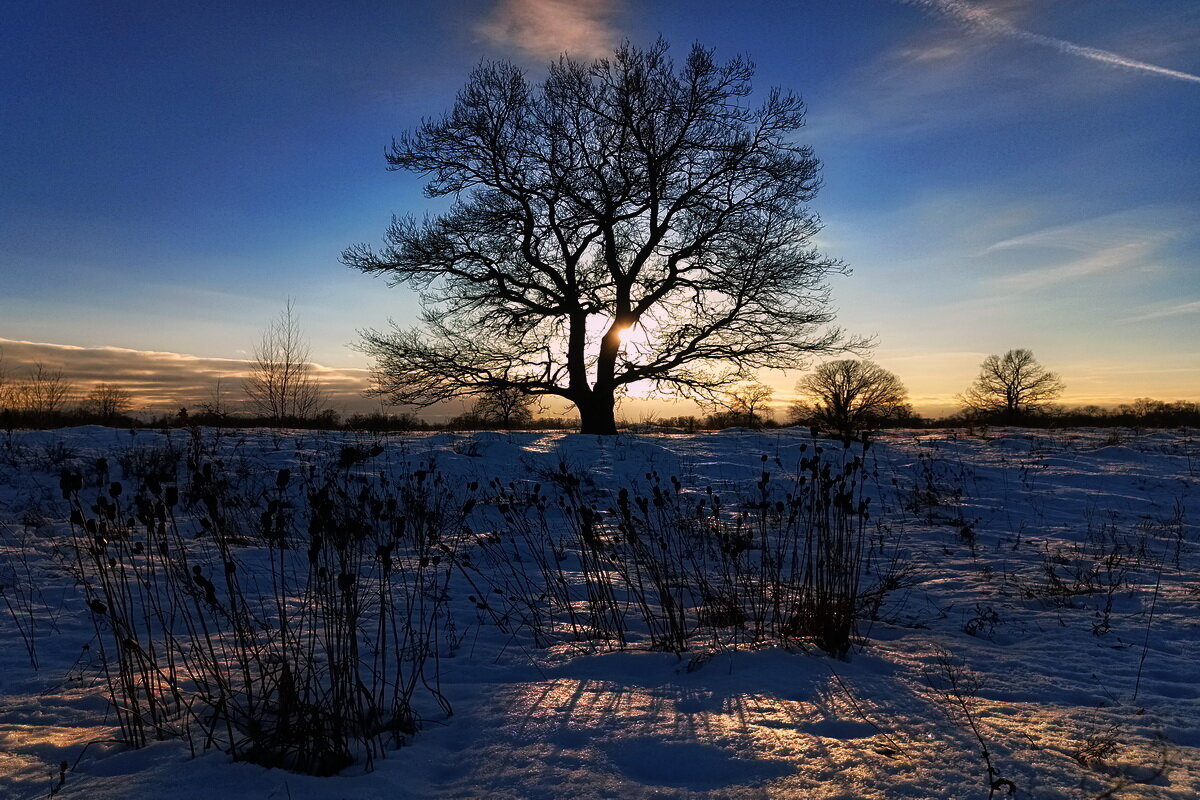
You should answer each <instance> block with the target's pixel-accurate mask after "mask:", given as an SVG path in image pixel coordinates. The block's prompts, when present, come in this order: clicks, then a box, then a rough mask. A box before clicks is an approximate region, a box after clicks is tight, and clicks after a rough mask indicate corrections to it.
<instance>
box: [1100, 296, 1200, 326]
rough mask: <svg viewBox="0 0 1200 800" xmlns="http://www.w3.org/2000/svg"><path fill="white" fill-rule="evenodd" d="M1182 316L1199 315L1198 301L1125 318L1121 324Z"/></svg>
mask: <svg viewBox="0 0 1200 800" xmlns="http://www.w3.org/2000/svg"><path fill="white" fill-rule="evenodd" d="M1184 314H1200V300H1192V301H1191V302H1188V303H1177V304H1175V305H1171V306H1166V307H1165V308H1156V309H1153V310H1150V311H1145V312H1143V313H1141V314H1135V315H1134V316H1132V317H1125V318H1124V319H1122V320H1120V321H1121V322H1145V321H1147V320H1152V319H1166V318H1168V317H1179V316H1183V315H1184Z"/></svg>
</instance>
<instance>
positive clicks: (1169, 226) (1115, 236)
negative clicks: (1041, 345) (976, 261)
mask: <svg viewBox="0 0 1200 800" xmlns="http://www.w3.org/2000/svg"><path fill="white" fill-rule="evenodd" d="M1186 213H1187V212H1186V211H1185V210H1184V209H1181V208H1170V207H1159V206H1147V207H1145V208H1138V209H1128V210H1124V211H1120V212H1117V213H1114V214H1104V215H1102V216H1098V217H1092V218H1089V219H1084V220H1079V221H1077V222H1072V223H1069V224H1066V225H1055V226H1050V227H1045V228H1041V229H1038V230H1035V231H1031V232H1029V233H1024V234H1021V235H1019V236H1012V237H1009V238H1006V239H1003V240H1001V241H998V242H994V243H993V244H990V245H988V246H987V247H985V248H983V249H982V250H981V251H979V252H978V253H977V254H976V255H977V256H981V257H987V256H992V257H998V256H1004V255H1006V254H1007V253H1008V252H1009V251H1017V252H1018V253H1019V254H1020V255H1021V258H1022V260H1023V261H1029V260H1030V259H1031V258H1036V259H1037V260H1038V261H1040V262H1042V263H1041V264H1039V265H1038V266H1035V267H1032V268H1029V269H1025V270H1022V271H1020V272H1015V273H1009V274H1006V275H1004V276H1003V277H1001V278H999V279H998V281H997V282H998V283H999V284H1000V285H1001V286H1005V287H1008V288H1010V289H1015V290H1018V291H1022V290H1029V289H1039V288H1042V287H1044V286H1049V285H1052V284H1056V283H1065V282H1071V281H1076V280H1080V279H1083V278H1088V277H1091V276H1096V275H1102V274H1111V273H1118V272H1129V271H1134V270H1139V271H1145V270H1149V269H1154V268H1155V266H1156V263H1155V262H1156V260H1157V259H1158V258H1159V257H1160V255H1161V253H1162V251H1163V248H1164V247H1165V246H1166V245H1167V244H1168V243H1169V242H1171V241H1172V240H1174V239H1176V238H1177V237H1178V236H1180V234H1181V232H1183V231H1186V230H1188V223H1187V221H1186V219H1187V217H1186ZM1031 251H1032V252H1031ZM1037 251H1041V252H1037ZM1064 253H1065V254H1067V255H1068V257H1067V258H1066V259H1064V258H1063V254H1064ZM1047 255H1049V257H1047Z"/></svg>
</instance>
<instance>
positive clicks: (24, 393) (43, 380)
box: [8, 361, 75, 414]
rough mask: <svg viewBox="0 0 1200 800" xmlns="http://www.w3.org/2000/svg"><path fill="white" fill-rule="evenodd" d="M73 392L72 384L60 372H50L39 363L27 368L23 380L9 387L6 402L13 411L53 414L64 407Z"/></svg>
mask: <svg viewBox="0 0 1200 800" xmlns="http://www.w3.org/2000/svg"><path fill="white" fill-rule="evenodd" d="M74 391H75V386H74V384H72V383H71V381H70V380H68V379H67V376H66V375H65V374H63V372H62V370H51V369H49V368H47V367H46V365H45V364H43V363H42V362H40V361H39V362H37V363H35V364H34V365H33V366H32V367H30V368H29V372H28V374H27V375H26V376H25V378H23V379H21V380H18V381H14V382H13V383H12V384H11V385H10V386H9V388H8V401H9V404H10V407H11V408H12V409H13V410H15V411H28V412H32V413H34V414H54V413H56V412H58V411H62V410H63V409H64V408H65V407H66V404H67V401H68V400H70V399H71V394H72V393H73V392H74Z"/></svg>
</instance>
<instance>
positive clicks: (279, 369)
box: [243, 298, 322, 425]
mask: <svg viewBox="0 0 1200 800" xmlns="http://www.w3.org/2000/svg"><path fill="white" fill-rule="evenodd" d="M294 309H295V301H293V300H291V299H290V298H289V299H288V301H287V305H286V306H285V307H284V309H283V311H281V312H280V313H279V316H278V317H277V318H276V319H275V320H274V321H273V322H272V323H271V324H270V325H269V326H268V327H267V329H266V330H265V331H264V332H263V336H262V340H261V341H260V342H259V344H258V345H257V346H256V347H255V348H254V358H253V360H252V361H251V363H250V377H248V378H247V379H246V382H245V384H244V386H243V388H244V391H245V393H246V399H247V401H248V402H249V404H250V408H251V409H252V410H253V412H254V413H255V414H257V415H259V416H262V417H266V418H268V419H269V420H271V422H273V423H275V424H277V425H278V424H280V423H283V422H286V421H287V420H303V419H309V418H312V417H315V416H316V415H317V412H318V411H320V409H321V403H322V393H321V386H320V383H319V382H318V381H317V379H316V376H315V375H314V374H313V367H312V363H311V362H310V361H309V357H310V351H309V346H308V340H307V339H305V338H304V335H303V333H302V332H301V330H300V323H299V320H298V319H297V318H296V315H295V313H294Z"/></svg>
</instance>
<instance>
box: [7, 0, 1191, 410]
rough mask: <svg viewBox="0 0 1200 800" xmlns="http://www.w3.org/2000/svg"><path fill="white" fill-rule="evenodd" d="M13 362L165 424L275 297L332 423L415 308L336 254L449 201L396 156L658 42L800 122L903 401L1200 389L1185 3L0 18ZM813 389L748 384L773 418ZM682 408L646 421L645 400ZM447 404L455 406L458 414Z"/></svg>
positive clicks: (204, 7)
mask: <svg viewBox="0 0 1200 800" xmlns="http://www.w3.org/2000/svg"><path fill="white" fill-rule="evenodd" d="M2 5H3V17H4V19H5V20H6V22H5V25H4V26H3V27H2V29H0V74H3V75H4V76H5V78H4V80H3V82H0V120H3V122H2V123H0V147H2V148H3V152H4V154H5V155H4V158H3V159H0V356H2V357H3V359H4V364H5V365H6V368H7V369H8V371H9V372H10V373H15V374H18V375H19V374H20V372H21V371H22V370H24V369H25V368H27V366H28V365H29V364H31V363H33V362H36V361H40V362H42V363H45V364H47V365H48V366H52V367H56V368H60V369H62V370H63V371H64V372H65V373H66V374H67V375H68V377H72V378H73V379H74V380H75V381H76V382H77V384H78V385H79V386H80V387H85V386H86V385H88V384H89V383H92V382H95V381H99V380H107V381H110V382H114V383H118V384H122V385H125V386H128V387H130V388H131V389H132V390H133V391H134V392H135V394H136V395H137V397H138V403H139V405H140V406H142V407H147V408H172V407H177V406H180V405H187V404H195V403H196V402H197V401H198V400H200V399H203V398H204V397H205V396H206V395H208V394H210V393H211V392H212V390H213V387H214V384H215V381H216V378H218V377H221V376H225V380H224V381H223V384H224V385H225V386H227V387H229V386H232V387H233V389H232V390H230V391H231V395H232V396H236V393H237V392H236V386H237V381H236V379H235V376H236V375H238V374H241V373H243V372H244V370H245V366H246V359H247V358H248V356H249V354H250V352H251V351H252V349H253V346H254V344H255V342H256V341H257V340H258V339H259V337H260V336H261V333H262V331H263V329H264V328H265V327H266V326H267V325H268V324H269V323H270V322H271V320H272V319H273V318H275V317H276V316H277V315H278V314H279V312H280V311H281V309H283V307H284V306H285V304H286V303H287V302H288V300H289V298H291V299H293V300H294V302H295V313H296V315H297V317H298V319H299V321H300V324H301V326H302V327H303V329H304V331H305V332H306V333H307V335H308V336H309V338H310V340H311V345H312V357H313V360H314V361H315V362H316V363H317V364H318V365H320V375H321V377H322V378H323V379H324V380H325V381H326V384H327V386H328V389H329V392H330V399H331V402H332V405H333V406H334V407H335V408H339V409H341V410H359V409H367V408H377V407H378V401H375V400H366V399H363V398H361V397H360V396H359V394H358V391H359V387H360V386H362V385H363V382H364V381H365V376H366V368H367V367H368V366H369V364H368V361H367V359H366V357H365V356H364V355H363V354H362V353H360V352H358V351H357V350H355V349H354V343H355V341H356V339H357V331H359V330H362V329H366V328H384V327H386V326H387V324H388V320H389V318H390V319H394V320H396V321H397V322H398V323H400V324H402V325H403V324H406V323H409V322H412V321H414V319H415V315H416V313H417V311H418V309H419V304H418V300H417V297H416V295H415V294H413V293H412V292H411V291H410V290H407V289H404V288H388V287H387V286H386V285H385V283H384V282H382V281H380V280H378V279H375V278H371V277H367V276H364V275H362V274H360V273H357V272H353V271H351V270H349V269H348V268H346V267H344V266H343V265H341V264H340V263H339V260H338V256H339V254H340V253H341V251H342V250H343V249H344V248H346V247H347V246H349V245H351V244H354V243H358V242H368V243H378V242H379V241H380V239H381V238H382V234H383V231H384V229H385V228H386V226H387V224H388V222H389V221H390V219H391V216H392V215H393V214H407V213H415V214H418V215H421V214H423V213H424V212H425V211H427V210H431V209H436V206H434V205H431V201H428V200H426V199H425V198H424V196H423V194H422V183H421V180H420V178H419V177H418V176H413V175H408V174H405V173H397V172H389V171H387V170H386V168H385V162H384V157H383V154H384V149H385V148H386V147H387V145H388V144H389V143H390V142H391V139H392V137H393V136H396V135H398V134H399V133H401V132H403V131H405V130H407V129H410V128H412V127H414V126H415V125H416V124H417V123H419V121H420V120H421V118H422V117H423V116H426V117H427V116H435V115H438V114H440V113H442V112H443V111H445V110H446V109H448V108H449V106H450V104H451V103H452V101H453V98H454V94H455V92H456V91H457V90H458V89H459V88H460V87H461V86H462V84H463V82H464V81H465V79H466V77H467V75H468V73H469V71H470V70H471V69H472V67H473V66H474V65H476V64H477V63H478V62H479V61H480V60H481V59H507V60H510V61H513V62H515V63H518V64H520V65H521V66H522V67H524V68H526V69H527V70H528V73H529V75H530V76H531V77H532V78H534V79H537V78H538V77H539V76H540V75H542V74H544V69H545V64H546V63H548V61H549V60H550V59H551V58H553V57H554V56H555V55H556V54H558V53H560V52H563V51H567V52H568V53H571V54H574V55H576V56H577V57H581V58H591V57H596V56H601V55H604V54H605V53H606V52H607V51H609V50H610V49H611V47H612V46H613V45H614V44H616V43H617V42H619V41H620V40H622V39H625V38H628V39H629V40H631V41H632V42H634V43H639V44H649V43H651V42H653V41H654V39H656V38H657V37H658V36H659V35H661V36H663V37H664V38H666V39H667V40H668V41H669V42H671V43H672V45H673V48H674V52H675V53H676V54H680V55H682V54H683V53H685V52H686V49H687V47H688V46H690V44H691V43H693V42H700V43H701V44H703V45H705V46H707V47H712V48H715V49H716V54H717V57H718V58H719V59H720V58H728V57H732V56H734V55H738V54H744V55H747V56H749V57H751V58H752V59H753V60H754V61H755V63H756V65H757V76H756V80H755V86H756V89H757V90H758V91H757V93H756V94H764V93H765V91H766V90H767V89H768V88H769V87H772V86H780V87H783V88H786V89H790V90H793V91H796V92H797V93H799V94H800V95H801V96H802V97H803V98H804V100H805V102H806V104H807V107H808V117H807V121H808V125H807V127H806V128H805V129H804V130H803V131H802V132H801V135H800V139H801V140H802V141H803V142H805V143H807V144H811V145H812V146H813V148H814V149H815V151H816V154H817V156H818V157H819V158H820V159H821V161H822V163H823V171H822V175H823V181H824V185H823V188H822V190H821V192H820V193H819V194H818V196H817V197H816V198H815V199H814V201H813V202H812V204H811V208H812V210H813V211H815V212H816V213H817V214H819V215H820V217H821V219H822V220H823V222H824V229H823V231H822V233H821V234H820V244H821V247H822V249H823V250H824V252H826V253H827V254H829V255H832V256H835V257H837V258H839V259H841V260H842V261H844V262H845V263H846V264H847V265H849V267H850V268H851V274H850V275H848V276H845V277H841V276H839V277H836V278H835V279H834V280H833V282H832V290H833V302H834V305H835V307H836V308H837V310H838V317H837V320H838V324H839V325H840V326H842V327H844V328H845V329H847V330H848V331H850V332H852V333H855V334H861V335H866V336H873V337H874V338H875V341H876V346H875V350H874V352H873V357H874V358H875V360H877V361H878V362H879V363H881V364H882V365H883V366H885V367H887V368H888V369H891V370H893V371H894V372H896V373H897V374H898V375H899V376H900V377H901V379H902V380H903V381H904V382H905V383H906V385H907V386H908V388H909V390H910V393H911V395H912V399H913V402H914V405H915V406H916V407H917V410H918V411H923V412H924V413H928V414H937V413H944V412H946V411H950V410H952V409H953V407H954V405H955V403H954V395H955V394H956V393H959V392H961V391H962V390H963V389H965V388H966V386H967V385H968V384H969V383H970V382H971V380H972V379H973V378H974V376H975V375H976V374H977V372H978V367H979V363H980V362H981V361H982V360H983V358H984V357H985V356H987V355H988V354H991V353H1003V352H1004V351H1006V350H1008V349H1012V348H1017V347H1024V348H1029V349H1032V350H1033V351H1034V353H1035V354H1036V356H1037V357H1038V359H1039V360H1040V361H1041V362H1042V363H1044V364H1045V365H1046V366H1048V367H1049V368H1051V369H1053V370H1055V371H1056V372H1058V373H1059V374H1061V376H1062V378H1063V380H1064V381H1065V383H1066V385H1067V391H1066V393H1065V395H1064V397H1063V402H1065V403H1067V404H1084V403H1100V404H1115V403H1119V402H1123V401H1127V400H1130V399H1133V398H1135V397H1156V398H1159V399H1164V400H1173V399H1192V400H1195V399H1200V336H1198V335H1197V334H1200V135H1198V134H1197V131H1198V130H1200V4H1197V3H1196V2H1195V0H1159V2H1155V3H1145V2H1137V1H1136V0H1123V1H1122V2H1116V1H1115V0H978V1H977V2H967V1H966V0H910V1H909V2H902V1H900V0H844V1H843V2H837V3H831V2H795V1H793V2H783V1H782V0H778V1H776V0H769V1H764V2H728V0H725V1H724V2H715V1H713V2H710V1H708V0H689V1H688V2H651V1H649V0H647V1H646V2H634V0H583V1H581V2H568V1H567V0H477V1H468V0H441V1H440V2H437V3H416V2H408V3H405V2H391V3H368V2H344V3H322V4H318V3H307V2H296V1H293V2H287V3H282V2H280V3H272V2H256V3H232V2H226V3H210V4H197V3H181V2H179V3H177V2H157V3H147V2H103V3H101V2H96V3H64V2H55V1H54V0H46V1H45V2H39V3H20V2H9V1H7V0H6V2H4V3H3V4H2ZM799 374H800V373H797V372H790V373H764V374H763V376H762V377H763V379H764V380H766V381H767V382H768V383H770V384H772V385H773V386H776V387H777V396H776V400H777V403H779V404H786V403H787V401H788V400H789V399H790V397H791V393H792V386H793V384H794V382H795V380H796V379H797V378H798V377H799ZM656 410H657V411H658V413H671V412H670V411H669V410H668V409H667V408H666V407H665V406H654V405H652V404H648V403H646V402H641V403H633V404H631V405H630V406H629V407H628V409H627V412H628V413H630V414H631V415H634V416H636V415H637V414H648V413H651V412H653V411H656ZM450 411H453V409H450Z"/></svg>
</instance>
